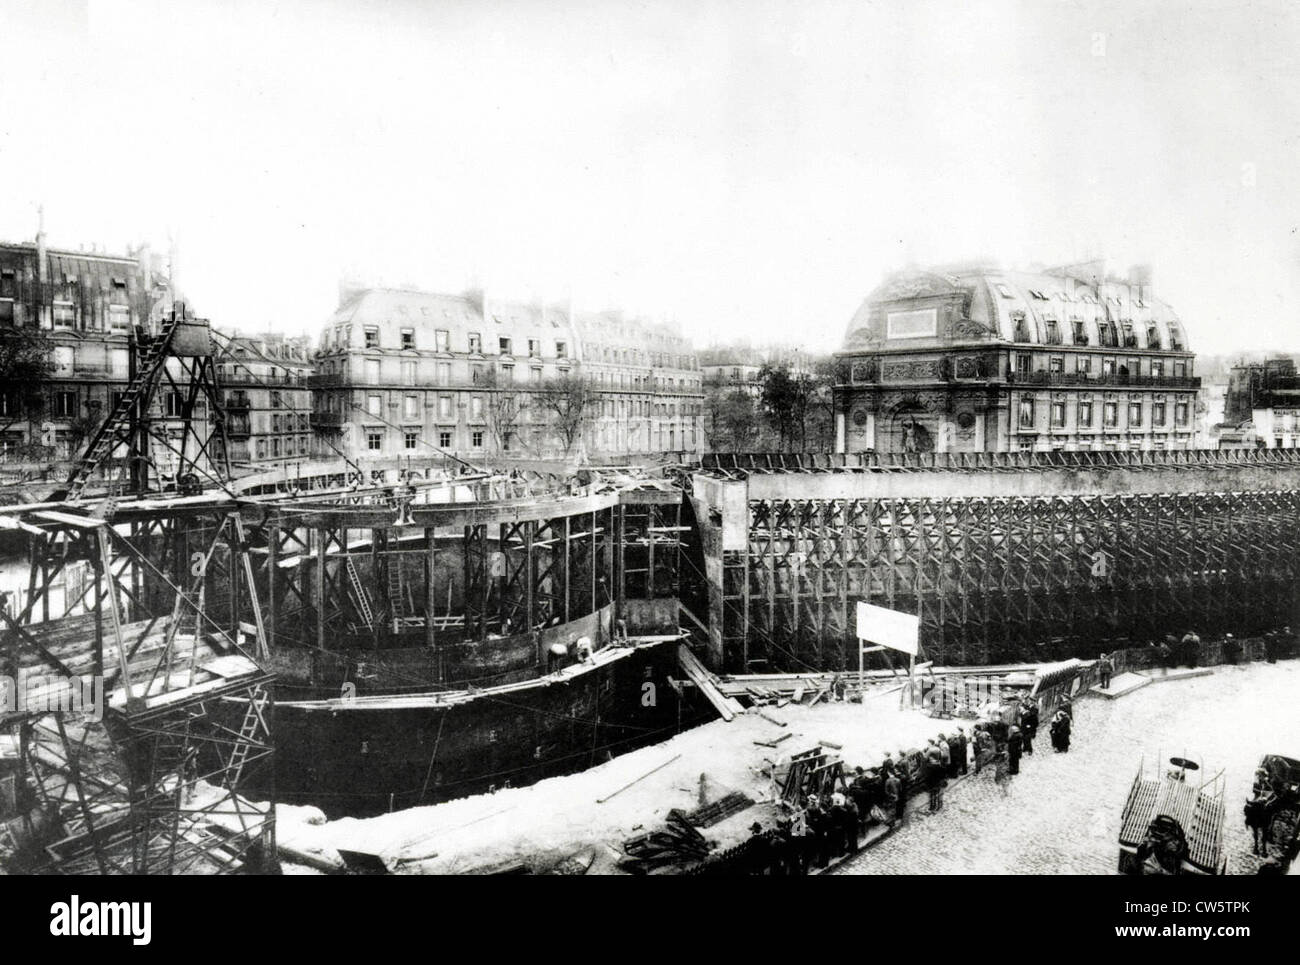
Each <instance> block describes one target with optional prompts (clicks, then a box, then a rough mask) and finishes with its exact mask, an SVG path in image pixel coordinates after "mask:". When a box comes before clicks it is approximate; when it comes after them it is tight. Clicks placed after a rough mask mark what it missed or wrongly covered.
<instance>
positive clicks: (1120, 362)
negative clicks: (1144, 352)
mask: <svg viewBox="0 0 1300 965" xmlns="http://www.w3.org/2000/svg"><path fill="white" fill-rule="evenodd" d="M1092 363H1093V358H1092V356H1091V355H1076V356H1074V371H1075V372H1076V373H1078V374H1079V375H1093V374H1100V375H1103V376H1112V375H1119V376H1125V375H1130V376H1142V375H1143V374H1146V375H1149V376H1151V377H1152V378H1163V377H1164V376H1165V375H1166V374H1168V372H1169V368H1168V367H1167V366H1166V364H1165V363H1166V360H1165V359H1149V360H1148V361H1147V371H1146V372H1145V373H1143V371H1142V359H1140V358H1130V359H1118V358H1115V357H1113V356H1104V357H1103V358H1102V359H1101V369H1100V372H1098V373H1094V372H1093V368H1092ZM1065 364H1066V363H1065V356H1064V355H1052V356H1049V357H1048V360H1047V371H1049V372H1051V373H1053V374H1058V375H1059V374H1062V373H1064V372H1065ZM1033 365H1034V356H1033V354H1032V353H1028V352H1020V353H1017V355H1016V374H1017V375H1028V374H1029V373H1030V372H1032V371H1033ZM1172 374H1173V376H1174V378H1179V379H1181V378H1186V377H1187V360H1186V359H1174V360H1173V367H1172Z"/></svg>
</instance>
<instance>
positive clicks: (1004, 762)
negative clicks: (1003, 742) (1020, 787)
mask: <svg viewBox="0 0 1300 965" xmlns="http://www.w3.org/2000/svg"><path fill="white" fill-rule="evenodd" d="M993 783H995V784H996V785H997V786H998V789H999V790H1000V791H1001V792H1002V793H1003V795H1005V794H1006V793H1007V789H1008V787H1009V785H1010V784H1011V762H1010V760H1009V759H1008V756H1007V752H1006V751H996V752H995V756H994V758H993Z"/></svg>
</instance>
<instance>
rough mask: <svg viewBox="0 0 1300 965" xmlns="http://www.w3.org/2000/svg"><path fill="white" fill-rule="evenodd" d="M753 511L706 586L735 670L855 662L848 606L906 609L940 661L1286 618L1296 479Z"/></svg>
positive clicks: (1298, 558) (1296, 524) (1089, 651)
mask: <svg viewBox="0 0 1300 965" xmlns="http://www.w3.org/2000/svg"><path fill="white" fill-rule="evenodd" d="M792 478H793V477H792ZM748 505H749V534H748V552H747V553H739V552H728V553H724V554H723V555H722V586H721V592H720V594H718V596H719V603H720V604H721V606H720V610H721V613H720V614H719V615H720V616H722V618H723V626H722V633H721V636H722V641H723V659H724V662H725V664H726V665H727V668H728V669H733V670H738V669H740V668H748V667H749V666H750V665H761V666H767V667H771V668H781V669H807V668H808V667H810V666H811V667H817V668H819V669H822V668H848V667H853V666H856V659H857V658H856V640H855V627H854V605H855V603H856V601H858V600H865V601H867V602H870V603H874V604H877V605H880V606H885V607H889V608H890V609H895V610H901V611H905V612H908V613H915V614H918V615H919V616H920V618H921V633H922V645H923V646H924V648H925V650H926V653H927V655H928V656H929V657H930V658H931V659H933V660H935V661H936V662H940V663H953V664H981V663H990V662H993V663H1000V662H1008V661H1029V660H1052V659H1057V658H1060V657H1064V656H1070V655H1076V654H1077V655H1093V654H1095V653H1096V651H1097V650H1098V649H1099V648H1100V649H1109V644H1107V643H1106V642H1105V641H1116V640H1121V639H1124V640H1128V641H1133V642H1139V643H1140V642H1146V641H1149V640H1153V639H1160V638H1162V637H1163V636H1164V635H1165V634H1168V633H1176V634H1178V635H1180V636H1181V635H1182V633H1183V632H1184V631H1185V630H1187V629H1190V628H1194V629H1196V630H1198V631H1200V632H1221V631H1233V632H1240V631H1245V630H1251V629H1256V628H1260V627H1265V626H1271V625H1277V624H1282V623H1287V622H1289V621H1290V620H1291V608H1292V606H1293V604H1294V601H1295V599H1296V577H1297V572H1298V571H1300V490H1264V491H1248V492H1183V493H1164V494H1162V493H1154V494H1150V493H1149V494H1133V493H1123V492H1118V493H1098V494H1095V495H1078V494H1075V495H1064V496H1041V495H1039V496H1028V497H1018V496H1006V497H964V498H944V497H934V498H926V497H920V498H881V499H751V500H750V501H749V504H748ZM742 586H743V587H744V591H743V592H741V590H740V587H742Z"/></svg>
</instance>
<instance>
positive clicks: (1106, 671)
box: [1097, 653, 1115, 690]
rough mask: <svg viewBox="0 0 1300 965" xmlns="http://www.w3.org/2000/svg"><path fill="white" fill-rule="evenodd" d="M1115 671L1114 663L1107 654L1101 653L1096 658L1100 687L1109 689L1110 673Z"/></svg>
mask: <svg viewBox="0 0 1300 965" xmlns="http://www.w3.org/2000/svg"><path fill="white" fill-rule="evenodd" d="M1114 672H1115V665H1114V664H1113V663H1111V662H1110V657H1109V655H1107V654H1104V653H1103V654H1102V655H1101V656H1100V657H1098V658H1097V676H1098V677H1099V678H1100V679H1101V689H1102V690H1109V689H1110V675H1111V674H1112V673H1114Z"/></svg>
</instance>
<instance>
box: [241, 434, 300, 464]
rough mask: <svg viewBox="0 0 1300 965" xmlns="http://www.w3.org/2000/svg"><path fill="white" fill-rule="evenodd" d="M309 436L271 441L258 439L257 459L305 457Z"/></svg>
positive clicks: (287, 437) (288, 437) (272, 439)
mask: <svg viewBox="0 0 1300 965" xmlns="http://www.w3.org/2000/svg"><path fill="white" fill-rule="evenodd" d="M310 438H311V437H310V436H286V437H284V439H283V440H281V439H280V438H279V437H278V436H277V437H273V438H271V439H258V440H257V443H256V449H255V450H254V451H255V452H256V453H257V458H258V459H266V458H268V457H269V458H271V459H278V458H280V457H282V456H293V455H298V456H305V455H307V451H308V448H309V446H310V444H311V443H310Z"/></svg>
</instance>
